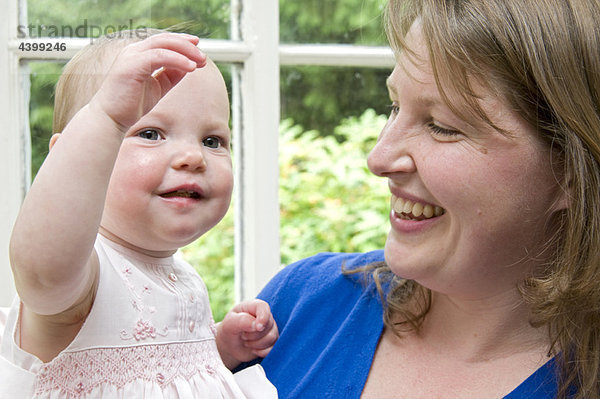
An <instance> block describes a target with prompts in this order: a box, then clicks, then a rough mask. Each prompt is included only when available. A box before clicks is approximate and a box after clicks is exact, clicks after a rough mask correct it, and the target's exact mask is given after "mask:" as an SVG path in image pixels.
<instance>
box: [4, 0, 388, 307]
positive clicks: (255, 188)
mask: <svg viewBox="0 0 600 399" xmlns="http://www.w3.org/2000/svg"><path fill="white" fill-rule="evenodd" d="M7 7H8V9H7V10H5V11H6V12H5V13H3V14H2V15H0V62H1V63H2V64H0V115H1V117H0V120H1V121H2V122H3V129H2V131H0V179H1V180H0V181H2V184H3V190H2V191H1V192H0V203H1V204H3V205H2V208H1V209H2V210H1V213H0V218H1V219H2V220H3V223H2V224H1V225H0V242H1V243H2V245H1V246H0V306H8V305H9V304H10V302H11V300H12V298H13V297H14V293H15V289H14V285H13V279H12V274H11V271H10V266H9V260H8V259H9V257H8V242H9V237H10V231H11V229H12V226H13V224H14V221H15V218H16V215H17V213H18V210H19V207H20V204H21V202H22V200H23V197H24V195H25V193H26V191H27V188H28V187H29V184H30V175H31V167H30V164H31V144H30V134H29V105H28V104H29V89H30V88H29V72H28V69H27V65H26V64H27V63H26V61H30V60H40V59H50V58H51V57H52V59H57V58H56V57H58V59H62V60H68V59H69V58H71V57H72V56H73V55H74V54H75V53H76V52H77V51H78V50H79V49H81V48H82V47H83V46H85V45H86V44H87V43H88V42H89V41H88V40H86V39H72V38H69V39H53V40H55V41H59V42H64V43H67V49H68V51H65V52H63V53H56V52H52V53H33V52H29V53H27V52H21V51H19V49H18V47H19V44H20V43H21V42H23V39H18V38H17V32H18V31H17V27H18V25H24V26H26V25H27V24H26V20H25V18H26V15H27V13H26V12H25V11H26V0H8V4H7ZM19 8H20V9H21V12H19ZM231 10H232V20H231V26H232V32H231V40H212V39H203V40H201V42H200V45H199V46H200V48H202V49H203V51H205V52H206V54H207V55H208V56H209V57H211V58H212V59H213V60H214V61H215V62H226V63H233V64H234V67H233V70H234V73H233V74H232V77H233V82H232V83H233V84H232V90H233V93H232V118H233V135H234V137H233V140H234V143H235V164H236V176H235V179H236V185H235V187H236V192H235V194H234V195H235V204H236V209H235V215H234V217H235V237H236V238H235V264H236V270H235V293H236V300H240V299H245V298H250V297H253V296H255V295H256V294H257V293H258V291H259V290H260V289H261V288H262V287H263V286H264V285H265V284H266V283H267V281H268V280H269V279H270V278H271V277H272V276H273V275H274V274H275V273H276V272H277V270H279V268H280V266H281V265H280V251H279V200H278V179H279V165H278V145H277V143H278V136H279V119H280V115H279V109H280V101H279V70H280V66H281V65H326V66H359V67H386V68H387V67H392V66H393V65H394V57H393V55H392V52H391V51H390V50H389V48H387V47H369V46H354V45H336V44H329V45H302V44H299V45H283V44H280V43H279V0H232V1H231ZM19 18H20V20H19ZM27 40H28V41H31V42H35V41H40V39H27ZM43 41H44V42H48V40H47V39H43ZM264 143H268V145H265V144H264Z"/></svg>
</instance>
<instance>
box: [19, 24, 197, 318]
mask: <svg viewBox="0 0 600 399" xmlns="http://www.w3.org/2000/svg"><path fill="white" fill-rule="evenodd" d="M197 43H198V39H197V38H196V37H193V36H190V35H185V34H175V33H164V34H159V35H156V36H151V37H150V38H148V39H145V40H143V41H140V42H135V43H133V44H130V45H128V46H127V47H125V48H124V49H123V50H122V51H121V52H120V53H119V55H118V56H117V57H116V60H115V62H114V64H113V65H112V67H111V69H110V71H109V72H108V75H107V76H106V78H105V80H104V82H103V83H102V86H101V88H100V89H99V91H98V92H97V93H96V94H95V96H94V97H93V98H92V100H91V101H90V102H89V104H87V105H86V106H85V107H83V108H82V109H81V110H80V111H79V112H78V113H77V114H76V115H75V116H74V117H73V118H72V119H71V121H70V122H69V124H68V125H67V126H66V127H65V129H64V131H63V132H62V133H61V135H60V138H59V139H58V140H57V141H56V144H55V145H54V146H53V148H52V150H51V151H50V153H49V155H48V157H47V158H46V160H45V162H44V164H43V165H42V167H41V168H40V171H39V173H38V175H37V177H36V179H35V181H34V182H33V184H32V186H31V189H30V190H29V193H28V194H27V196H26V198H25V201H24V202H23V206H22V208H21V211H20V213H19V215H18V218H17V220H16V223H15V226H14V229H13V233H12V236H11V241H10V257H11V266H12V269H13V273H14V277H15V283H16V286H17V290H18V292H19V295H20V298H21V300H22V302H23V303H24V304H25V305H26V307H27V308H28V309H29V311H31V312H33V313H35V314H39V315H55V314H58V313H61V312H63V311H65V310H67V309H69V308H71V307H72V306H73V305H76V304H77V303H79V302H80V301H82V300H84V299H85V298H89V297H90V293H92V295H93V292H92V291H93V289H94V286H95V285H94V282H95V280H96V278H97V277H96V268H97V266H96V262H97V261H96V256H95V253H94V250H93V246H94V242H95V239H96V235H97V233H98V228H99V225H100V221H101V218H102V212H103V208H104V200H105V196H106V190H107V187H108V183H109V179H110V176H111V172H112V169H113V166H114V163H115V160H116V157H117V154H118V152H119V148H120V146H121V142H122V140H123V138H124V135H125V133H126V131H127V130H128V129H129V128H130V127H131V126H132V125H133V124H134V123H135V122H136V121H137V120H138V119H139V118H140V117H141V116H143V115H144V114H145V113H147V112H148V111H149V110H150V109H152V107H154V105H156V103H157V102H158V101H159V99H160V98H162V96H164V95H165V93H167V92H168V91H169V90H170V89H171V88H172V87H174V86H175V85H176V84H177V83H178V82H179V81H180V80H181V79H182V78H183V77H184V76H185V74H186V73H188V72H192V71H194V70H195V69H196V68H198V67H202V66H204V65H205V63H206V57H205V56H204V55H203V54H202V53H201V52H200V50H199V49H198V48H197V47H196V44H197ZM159 68H160V70H159ZM157 70H159V71H158V73H157V72H156V71H157ZM153 73H154V74H153ZM89 306H91V302H90V305H89ZM88 310H89V309H88Z"/></svg>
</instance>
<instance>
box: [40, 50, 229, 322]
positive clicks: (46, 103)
mask: <svg viewBox="0 0 600 399" xmlns="http://www.w3.org/2000/svg"><path fill="white" fill-rule="evenodd" d="M28 65H29V69H30V80H31V97H30V104H29V123H30V128H31V146H32V151H31V152H32V168H31V169H32V174H33V176H32V177H34V176H35V174H36V173H37V171H38V169H39V167H40V166H41V164H42V162H43V160H44V158H45V157H46V155H47V154H48V143H49V140H50V136H51V135H52V112H53V108H54V87H55V85H56V82H57V81H58V78H59V76H60V73H61V71H62V68H63V66H64V62H63V63H58V62H29V63H28ZM218 67H219V69H220V70H221V72H222V73H223V76H224V78H225V82H226V84H227V86H228V92H229V93H231V67H230V65H227V64H218ZM233 243H234V228H233V207H230V209H229V212H228V213H227V215H226V216H225V217H224V218H223V220H222V221H221V222H220V223H219V224H218V225H217V226H216V227H215V228H213V229H212V230H210V231H209V232H207V233H206V234H205V235H203V236H202V237H200V238H199V239H198V240H196V241H195V242H193V243H191V244H189V245H188V246H186V247H184V248H182V249H181V252H182V255H183V257H184V258H185V259H186V260H187V261H188V262H189V263H190V264H192V265H193V266H194V267H195V268H196V270H197V271H198V273H199V274H200V275H201V276H202V279H203V280H204V282H205V283H206V285H207V288H208V292H209V295H210V299H211V301H210V303H211V308H212V311H213V315H214V318H215V320H216V321H220V320H221V319H222V318H223V317H224V316H225V313H226V312H227V311H228V310H229V309H230V308H231V307H232V306H233V302H234V297H235V295H234V282H233V275H234V255H233Z"/></svg>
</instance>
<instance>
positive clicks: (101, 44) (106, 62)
mask: <svg viewBox="0 0 600 399" xmlns="http://www.w3.org/2000/svg"><path fill="white" fill-rule="evenodd" d="M162 32H165V31H164V30H160V29H151V28H140V29H135V30H123V31H118V32H114V33H111V34H108V35H105V36H102V37H100V38H98V39H95V40H94V41H93V42H92V43H90V44H88V45H87V46H86V47H84V48H83V49H82V50H81V51H79V52H78V53H77V54H76V55H75V56H74V57H73V58H72V59H71V60H70V61H69V62H68V63H67V64H66V65H65V67H64V69H63V72H62V74H61V76H60V78H59V80H58V83H57V84H56V90H55V95H54V120H53V127H52V131H53V132H54V133H60V132H62V131H63V129H64V128H65V126H66V125H67V123H69V121H70V120H71V118H73V116H74V115H75V114H76V113H77V112H78V111H79V110H80V109H81V108H83V107H84V106H85V105H86V104H87V103H89V102H90V100H91V99H92V97H93V96H94V94H96V92H97V91H98V89H99V88H100V86H101V85H102V82H103V81H104V78H105V77H106V74H107V73H108V70H109V69H110V67H111V65H112V63H113V61H114V60H115V57H116V56H117V54H118V53H119V51H121V50H122V49H123V48H124V47H125V46H126V45H128V44H130V43H134V42H138V41H141V40H144V39H146V38H148V37H150V36H153V35H156V34H158V33H162Z"/></svg>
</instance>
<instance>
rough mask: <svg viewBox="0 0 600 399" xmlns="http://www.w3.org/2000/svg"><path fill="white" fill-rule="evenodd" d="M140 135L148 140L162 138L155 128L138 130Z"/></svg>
mask: <svg viewBox="0 0 600 399" xmlns="http://www.w3.org/2000/svg"><path fill="white" fill-rule="evenodd" d="M137 135H138V137H141V138H143V139H146V140H160V139H161V136H160V133H158V131H156V130H154V129H145V130H141V131H139V132H138V134H137Z"/></svg>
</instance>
